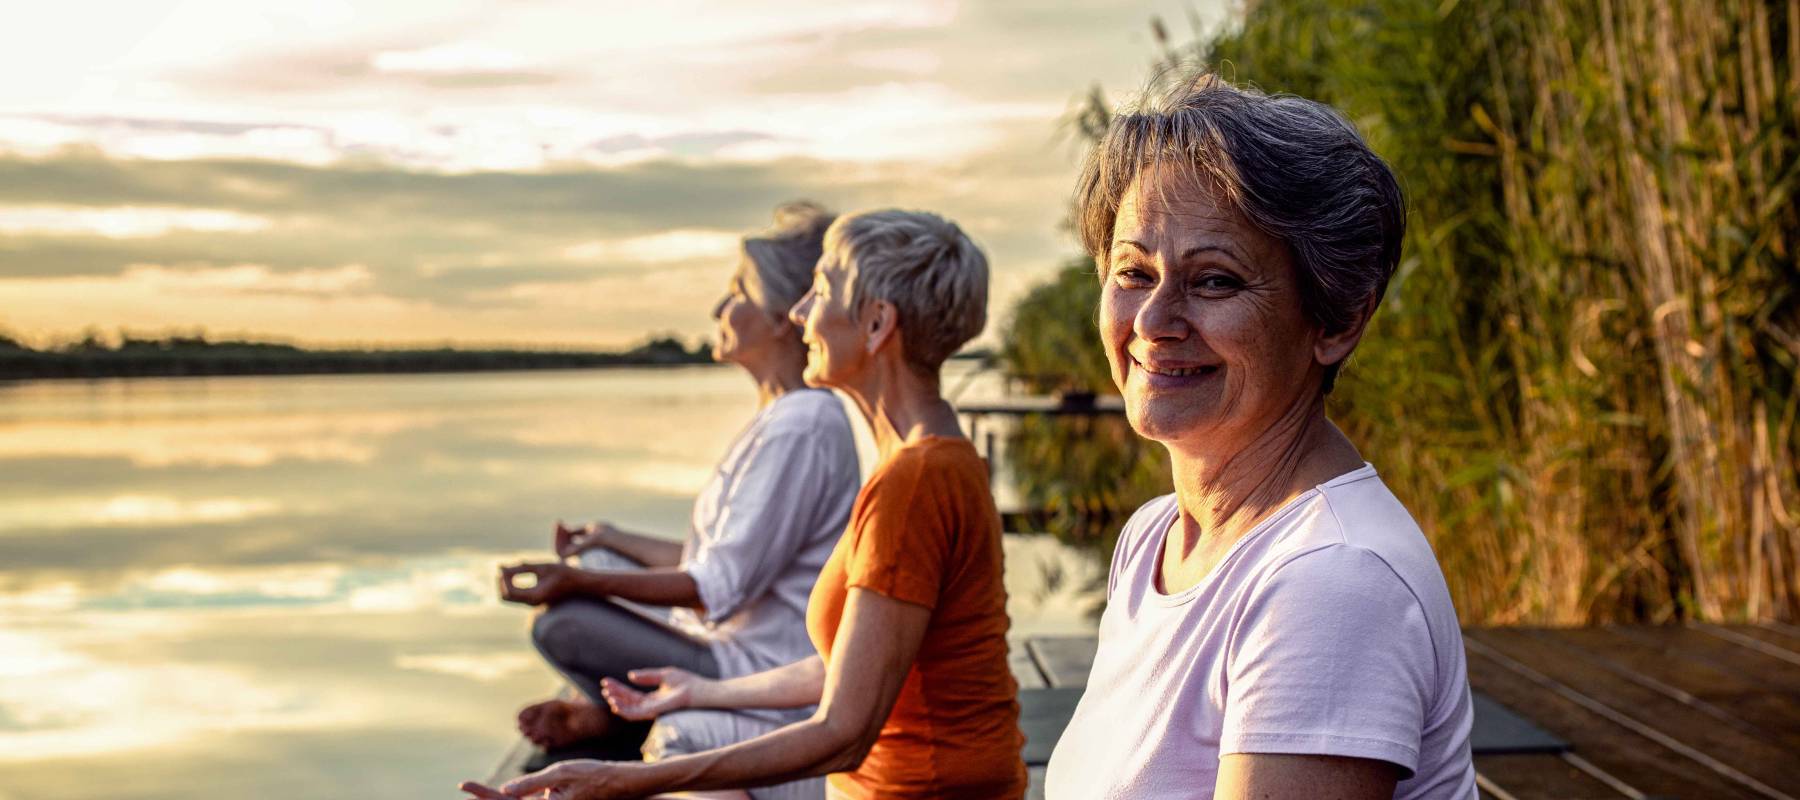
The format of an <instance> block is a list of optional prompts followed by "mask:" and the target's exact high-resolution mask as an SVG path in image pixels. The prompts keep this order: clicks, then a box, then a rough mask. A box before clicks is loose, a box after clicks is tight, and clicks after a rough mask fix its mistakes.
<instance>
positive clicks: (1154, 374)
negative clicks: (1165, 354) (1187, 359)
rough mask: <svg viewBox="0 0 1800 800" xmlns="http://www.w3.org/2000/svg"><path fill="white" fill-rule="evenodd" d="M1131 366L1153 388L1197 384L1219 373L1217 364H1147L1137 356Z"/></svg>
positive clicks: (1133, 358) (1132, 360)
mask: <svg viewBox="0 0 1800 800" xmlns="http://www.w3.org/2000/svg"><path fill="white" fill-rule="evenodd" d="M1131 365H1132V366H1133V367H1136V368H1137V369H1138V370H1140V371H1142V372H1143V374H1144V378H1145V379H1146V380H1148V381H1149V383H1150V385H1151V386H1152V387H1156V388H1175V387H1178V386H1185V385H1188V384H1191V383H1195V382H1197V381H1199V380H1202V379H1204V378H1207V377H1209V376H1211V375H1212V374H1213V373H1215V372H1218V371H1219V365H1217V364H1168V363H1163V364H1146V363H1144V362H1142V361H1139V360H1138V359H1137V358H1136V357H1135V356H1134V357H1132V359H1131Z"/></svg>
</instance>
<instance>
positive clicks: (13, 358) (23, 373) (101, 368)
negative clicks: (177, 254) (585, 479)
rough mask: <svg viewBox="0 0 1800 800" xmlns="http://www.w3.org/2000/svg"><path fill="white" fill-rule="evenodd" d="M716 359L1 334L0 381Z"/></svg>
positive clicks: (704, 349)
mask: <svg viewBox="0 0 1800 800" xmlns="http://www.w3.org/2000/svg"><path fill="white" fill-rule="evenodd" d="M711 362H712V355H711V346H710V345H709V344H707V343H706V342H704V341H702V342H699V343H697V344H696V345H694V347H693V348H692V349H690V348H689V347H688V346H687V345H686V344H684V343H682V341H681V340H680V339H678V338H676V337H674V336H668V335H664V336H654V337H651V338H649V339H648V340H646V341H645V342H644V343H643V344H640V345H637V346H635V347H632V348H630V349H628V350H623V351H619V352H583V351H571V350H527V349H468V350H464V349H457V348H452V347H437V348H425V349H397V350H378V349H309V348H303V347H299V346H297V345H292V344H284V343H273V342H252V341H210V340H208V339H207V338H206V336H205V335H204V334H195V335H185V336H165V337H160V338H139V337H134V336H131V335H124V334H122V335H121V336H120V337H119V340H118V342H117V343H116V344H115V343H112V342H108V341H105V340H103V339H101V338H100V337H99V336H98V335H95V334H92V333H90V334H88V335H87V336H85V337H84V338H83V339H81V340H80V341H77V342H73V343H70V344H66V345H61V346H55V347H48V348H45V349H34V348H32V347H29V346H27V345H25V344H24V343H22V342H19V341H18V340H17V339H14V338H12V337H10V336H6V335H4V334H0V380H21V379H32V378H122V377H123V378H135V377H177V376H188V375H196V376H197V375H298V374H319V373H380V372H482V371H492V370H525V369H582V368H590V367H643V366H674V365H680V364H707V363H711Z"/></svg>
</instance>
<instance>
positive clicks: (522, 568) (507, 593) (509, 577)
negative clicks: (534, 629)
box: [500, 562, 576, 606]
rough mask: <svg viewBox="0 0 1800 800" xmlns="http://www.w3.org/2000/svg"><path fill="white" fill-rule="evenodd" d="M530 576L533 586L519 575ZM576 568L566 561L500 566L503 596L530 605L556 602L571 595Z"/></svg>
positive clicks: (501, 597)
mask: <svg viewBox="0 0 1800 800" xmlns="http://www.w3.org/2000/svg"><path fill="white" fill-rule="evenodd" d="M523 575H530V576H531V577H532V583H531V585H530V586H521V585H520V582H519V580H518V579H519V577H520V576H523ZM575 580H576V578H575V568H574V567H571V566H569V565H567V564H562V563H554V562H551V563H543V564H515V565H513V566H510V567H501V568H500V599H501V600H506V601H508V602H513V603H523V604H525V605H528V606H541V605H544V604H546V603H554V602H556V601H558V600H561V599H563V598H564V597H567V596H568V595H569V592H570V591H571V590H572V589H573V588H574V584H575Z"/></svg>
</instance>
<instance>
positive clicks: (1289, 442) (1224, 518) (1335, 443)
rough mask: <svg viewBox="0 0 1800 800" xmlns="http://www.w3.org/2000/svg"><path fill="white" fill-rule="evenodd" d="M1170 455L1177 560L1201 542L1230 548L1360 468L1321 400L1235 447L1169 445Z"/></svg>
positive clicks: (1357, 457)
mask: <svg viewBox="0 0 1800 800" xmlns="http://www.w3.org/2000/svg"><path fill="white" fill-rule="evenodd" d="M1220 438H1223V437H1220ZM1170 456H1171V459H1170V460H1171V465H1172V467H1173V472H1174V477H1175V493H1176V497H1177V500H1178V501H1179V503H1180V506H1181V533H1182V537H1181V538H1182V543H1181V548H1180V551H1181V552H1182V553H1183V554H1185V553H1191V552H1193V551H1194V550H1195V549H1196V548H1199V547H1200V546H1201V544H1202V543H1203V541H1204V542H1205V543H1206V544H1207V545H1208V547H1207V549H1208V550H1209V551H1211V550H1219V549H1223V548H1228V547H1230V545H1231V544H1232V543H1233V542H1235V541H1237V539H1239V538H1241V537H1242V536H1243V535H1244V534H1245V533H1248V532H1249V531H1250V530H1251V529H1252V528H1254V527H1255V526H1256V525H1257V523H1259V522H1261V521H1262V520H1263V519H1264V518H1265V517H1267V516H1268V515H1269V514H1270V513H1272V512H1274V511H1275V510H1276V509H1279V508H1280V507H1281V506H1283V505H1285V504H1286V503H1287V502H1288V501H1289V500H1292V499H1293V498H1294V497H1295V496H1297V495H1299V494H1300V493H1302V492H1305V491H1306V490H1308V489H1310V488H1312V487H1314V486H1317V485H1319V484H1321V483H1324V482H1326V481H1328V480H1330V479H1332V478H1334V477H1337V476H1338V475H1342V474H1344V473H1345V472H1349V471H1351V470H1353V469H1355V468H1357V467H1358V466H1361V464H1362V456H1361V455H1360V454H1358V453H1357V451H1356V447H1355V445H1352V444H1351V443H1350V440H1349V439H1348V438H1346V437H1345V436H1344V434H1343V433H1342V432H1341V431H1339V430H1338V429H1337V426H1336V425H1333V424H1332V423H1331V421H1330V420H1328V419H1326V418H1325V407H1324V402H1323V398H1318V399H1315V400H1312V401H1308V402H1302V403H1300V404H1298V405H1296V406H1295V407H1294V408H1292V409H1290V410H1289V411H1288V412H1286V413H1284V414H1283V415H1282V416H1281V417H1280V418H1279V419H1277V420H1276V421H1275V422H1274V423H1273V424H1271V425H1269V426H1267V427H1266V428H1264V429H1263V430H1261V431H1259V432H1257V433H1256V434H1254V435H1253V436H1252V437H1250V438H1249V439H1248V440H1247V441H1243V442H1241V443H1239V444H1237V445H1236V446H1235V447H1228V448H1216V447H1215V448H1208V447H1204V446H1203V447H1200V448H1196V449H1193V450H1186V449H1182V448H1177V447H1171V448H1170Z"/></svg>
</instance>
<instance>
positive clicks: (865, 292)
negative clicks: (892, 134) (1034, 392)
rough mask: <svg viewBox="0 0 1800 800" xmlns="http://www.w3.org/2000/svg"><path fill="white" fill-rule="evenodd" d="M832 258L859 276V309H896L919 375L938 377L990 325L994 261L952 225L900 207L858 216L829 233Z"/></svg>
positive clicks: (855, 294)
mask: <svg viewBox="0 0 1800 800" xmlns="http://www.w3.org/2000/svg"><path fill="white" fill-rule="evenodd" d="M825 252H826V253H828V254H830V255H831V256H833V257H835V258H836V259H837V260H838V262H839V263H841V264H844V265H845V266H847V267H849V268H850V269H851V270H852V273H851V274H852V277H851V282H850V302H851V303H852V308H861V306H862V304H864V303H867V302H869V301H872V300H886V301H888V302H889V303H893V304H894V308H895V309H897V310H898V311H899V315H900V340H901V343H902V344H903V345H904V346H905V351H906V357H907V360H908V361H910V362H911V363H912V365H913V366H914V367H915V368H917V369H920V370H924V371H927V372H933V373H935V372H936V371H937V369H938V368H939V367H941V366H943V363H944V360H945V359H947V358H949V357H950V356H951V355H953V354H954V353H955V352H956V350H957V348H959V347H962V346H963V344H965V343H967V342H968V341H969V340H970V339H973V338H975V337H976V336H977V335H979V334H980V333H981V329H982V328H983V327H985V326H986V325H987V300H988V263H987V256H986V255H984V254H983V253H982V252H981V248H979V247H976V246H975V243H974V242H973V241H971V240H970V239H969V237H968V235H967V234H964V233H963V232H962V229H961V228H958V227H957V226H956V223H954V222H951V221H950V220H947V219H944V218H943V217H940V216H938V215H936V214H931V213H928V212H924V211H900V210H898V209H887V210H883V211H864V212H861V213H857V214H851V215H849V216H846V217H842V218H840V219H839V220H838V221H837V222H835V223H833V224H832V226H831V229H830V230H828V231H826V232H825Z"/></svg>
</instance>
